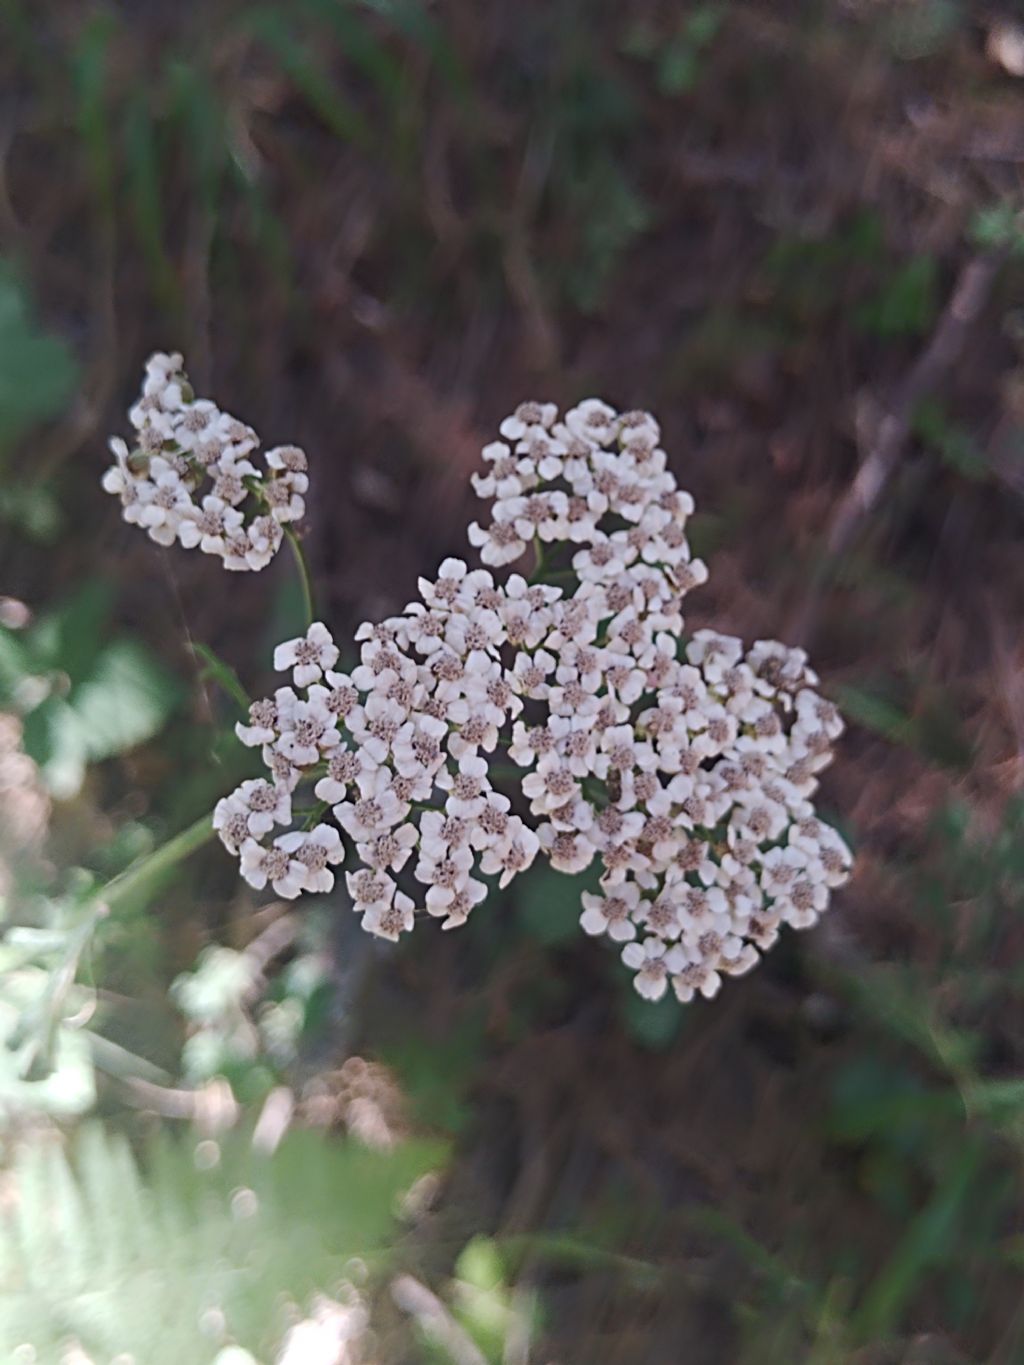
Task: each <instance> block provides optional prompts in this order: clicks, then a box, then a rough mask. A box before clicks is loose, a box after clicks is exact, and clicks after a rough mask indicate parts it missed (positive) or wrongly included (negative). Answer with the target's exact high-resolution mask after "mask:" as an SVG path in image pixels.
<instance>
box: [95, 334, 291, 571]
mask: <svg viewBox="0 0 1024 1365" xmlns="http://www.w3.org/2000/svg"><path fill="white" fill-rule="evenodd" d="M183 366H184V362H183V360H182V357H181V356H180V355H179V354H177V353H175V354H173V355H165V354H163V353H162V352H158V353H157V354H155V355H152V356H150V358H149V360H148V361H147V363H146V377H145V379H144V381H143V385H142V392H141V393H140V395H139V397H138V399H137V400H136V402H135V403H134V405H133V406H132V408H131V410H130V411H129V414H128V419H129V421H130V423H131V425H132V427H133V428H134V433H135V434H134V437H133V439H132V442H131V444H129V443H128V442H127V441H125V440H123V439H122V438H121V437H119V436H114V437H112V438H111V440H110V450H111V453H112V454H113V456H114V463H113V464H112V465H111V466H110V468H109V469H108V470H107V471H106V473H105V474H104V476H103V487H104V489H105V490H106V491H107V492H108V493H113V494H115V495H117V496H118V497H119V498H120V499H121V506H122V508H123V515H124V519H125V521H127V522H129V523H130V524H132V525H135V526H141V527H143V529H144V530H145V531H146V532H147V534H148V535H149V537H150V539H151V540H155V541H156V543H157V544H158V545H165V546H169V545H174V544H176V543H177V544H179V545H182V546H184V547H185V548H186V549H196V548H198V549H200V550H201V551H202V552H203V553H204V554H211V555H217V556H219V557H220V559H221V561H222V562H223V565H224V567H225V568H226V569H232V570H236V571H244V570H258V569H263V568H266V566H267V565H268V564H269V563H270V561H271V560H272V559H273V557H274V555H275V554H276V553H277V551H278V550H279V549H280V548H281V542H282V540H283V539H284V527H285V526H286V525H287V524H288V523H289V522H294V521H298V520H299V519H300V518H301V517H302V516H303V515H304V514H305V500H304V495H305V493H306V491H307V488H308V485H309V477H308V474H307V462H306V456H305V455H304V453H303V452H302V451H301V450H300V449H299V448H298V447H297V446H279V447H277V448H276V449H274V450H268V451H267V452H266V455H265V457H264V462H265V468H264V469H262V470H261V469H260V468H258V466H257V465H256V464H254V463H253V459H254V458H258V455H257V452H258V450H259V445H260V440H259V437H258V436H257V435H256V433H255V431H253V429H252V428H251V427H249V426H246V425H245V423H243V422H240V421H239V420H238V419H237V418H236V417H232V416H231V414H230V413H227V412H222V411H221V410H220V408H218V407H217V406H216V405H215V404H214V403H212V402H210V400H209V399H206V398H197V397H196V396H195V393H194V392H193V389H192V386H191V385H190V383H189V381H188V377H187V376H186V374H185V371H184V368H183ZM250 457H252V458H250Z"/></svg>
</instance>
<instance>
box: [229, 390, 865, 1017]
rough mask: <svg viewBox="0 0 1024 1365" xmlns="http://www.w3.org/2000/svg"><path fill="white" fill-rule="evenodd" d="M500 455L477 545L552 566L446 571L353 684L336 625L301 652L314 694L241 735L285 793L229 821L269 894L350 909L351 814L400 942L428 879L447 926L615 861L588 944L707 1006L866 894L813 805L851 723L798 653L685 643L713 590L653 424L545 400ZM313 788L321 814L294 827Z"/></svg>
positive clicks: (653, 986) (363, 865) (361, 878)
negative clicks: (845, 900)
mask: <svg viewBox="0 0 1024 1365" xmlns="http://www.w3.org/2000/svg"><path fill="white" fill-rule="evenodd" d="M501 434H502V437H503V438H504V439H503V440H502V441H499V442H495V443H493V444H492V445H489V446H487V447H486V449H485V450H484V457H485V460H486V461H487V465H488V468H487V470H486V472H485V473H484V474H481V475H477V476H474V485H475V487H476V490H477V492H478V494H479V495H480V496H481V497H483V498H487V499H493V500H494V508H493V515H492V517H491V519H490V521H489V522H488V523H487V524H486V525H482V524H480V523H477V522H474V523H473V524H472V525H471V527H470V529H469V538H470V540H471V542H472V543H473V544H474V545H475V546H478V547H479V549H480V552H481V558H482V559H483V560H484V561H485V563H487V564H489V565H492V566H498V565H510V564H512V563H513V561H515V560H516V559H518V558H519V557H520V556H521V555H522V554H523V553H524V552H525V551H526V549H527V547H528V546H530V545H531V544H532V546H533V547H534V550H535V554H536V558H537V564H538V568H537V570H536V571H535V575H534V578H535V579H536V580H537V581H533V582H527V581H526V580H524V579H523V578H522V577H521V576H520V575H519V574H518V573H510V574H509V575H508V577H507V578H506V579H505V581H504V582H496V581H495V579H494V577H493V576H492V574H491V573H490V572H489V571H488V570H486V569H478V570H470V569H468V568H467V566H466V564H465V563H463V562H462V561H461V560H456V559H449V560H446V561H445V562H444V564H442V566H441V569H440V572H439V575H438V577H437V579H436V580H435V581H433V582H428V581H426V580H421V581H420V595H421V600H420V601H418V602H416V603H414V604H412V605H411V606H409V607H408V608H407V609H406V611H405V613H404V614H403V615H402V616H398V617H394V618H391V619H390V620H387V621H385V622H383V623H382V624H381V625H379V626H369V625H365V626H362V627H361V628H360V629H359V631H358V632H357V635H356V638H357V640H358V641H359V642H360V645H361V648H360V661H359V663H358V665H357V666H356V667H355V668H353V669H352V671H351V672H350V673H342V672H337V671H335V670H336V665H337V663H338V659H339V651H338V648H337V646H336V645H335V643H334V641H333V640H332V638H331V636H330V634H329V633H328V631H327V630H326V628H325V627H324V626H322V625H320V624H316V625H314V626H312V627H311V628H310V630H309V632H308V633H307V635H306V636H305V637H302V638H300V639H298V640H292V641H289V642H288V643H286V644H284V645H281V646H280V647H279V648H278V650H277V652H276V655H275V666H276V667H277V668H278V669H279V670H286V669H290V670H291V673H292V685H290V686H284V687H281V688H279V689H278V690H277V692H276V693H275V695H274V697H273V698H269V699H266V700H264V701H260V702H257V703H255V704H254V706H253V707H252V711H251V714H250V716H249V721H248V724H245V725H240V726H239V729H238V732H239V735H240V737H241V738H242V740H243V741H244V742H245V743H246V744H250V745H254V746H259V747H261V749H262V752H263V758H264V761H265V762H266V764H267V767H268V769H269V778H268V780H261V781H255V782H247V783H243V784H242V786H241V787H240V788H239V789H238V790H237V791H236V792H235V793H233V794H232V795H231V796H229V797H227V798H225V800H223V801H222V802H221V803H220V805H219V806H218V808H217V813H216V818H215V824H216V826H217V828H218V830H219V831H220V835H221V838H222V840H223V841H224V843H225V845H226V846H227V847H228V848H229V849H230V850H231V851H232V852H233V853H235V854H237V855H238V856H239V857H240V858H241V864H242V872H243V875H244V876H245V877H246V879H247V880H248V881H249V882H250V883H251V884H252V885H254V886H257V887H261V886H263V885H265V884H267V883H268V882H269V883H270V884H271V885H272V886H273V887H274V889H275V890H276V891H277V892H278V894H280V895H283V896H288V897H291V896H295V895H298V894H299V893H300V892H301V891H304V890H313V891H325V890H329V889H330V887H331V886H332V885H333V881H334V874H333V873H332V871H331V867H332V865H337V864H339V863H342V862H343V861H345V860H346V858H347V856H348V855H346V852H345V847H344V844H343V841H342V839H341V836H340V834H339V831H338V829H337V828H335V826H334V825H330V824H326V823H322V822H320V817H321V815H322V814H323V813H324V812H325V811H326V810H327V808H328V807H330V808H331V809H332V811H333V814H334V817H335V820H336V821H337V825H338V826H340V828H341V829H342V830H343V831H344V832H345V833H346V834H347V835H348V836H349V840H350V842H351V843H352V844H353V845H354V847H355V852H356V854H357V855H358V858H359V860H360V863H359V865H358V866H356V867H354V869H353V870H352V871H349V872H348V873H347V883H348V888H349V892H350V894H351V897H352V900H353V903H354V906H355V908H356V909H357V910H358V911H359V912H360V913H361V914H362V916H363V924H364V926H365V927H366V928H367V929H368V930H370V931H371V932H373V933H377V934H381V935H383V936H385V937H388V938H392V939H395V938H397V937H398V935H399V934H400V933H401V932H403V931H406V930H408V929H410V928H411V927H412V924H413V916H414V913H415V909H416V904H415V902H414V900H413V899H412V897H411V895H410V894H409V892H410V891H415V888H414V887H413V886H412V882H415V883H418V884H419V887H420V888H421V889H423V888H425V894H421V891H415V893H416V897H417V900H422V901H423V904H424V905H425V908H426V910H427V911H428V912H429V913H430V914H432V915H435V916H438V917H440V918H441V919H442V920H443V927H445V928H452V927H455V926H457V925H461V924H463V923H464V922H465V920H466V918H467V916H468V915H469V913H470V911H471V910H472V909H473V907H474V906H475V905H476V904H478V903H479V902H480V901H481V900H483V899H484V897H485V895H486V886H485V883H484V882H483V881H482V880H481V877H482V876H487V875H494V876H497V877H498V878H499V884H500V885H502V886H504V885H505V884H507V882H508V881H509V880H510V879H511V878H512V877H513V876H514V875H515V874H516V873H518V872H521V871H523V870H524V869H525V868H527V867H529V866H530V864H531V863H532V862H533V860H534V857H535V856H536V855H537V853H538V852H543V854H544V855H545V856H546V857H547V858H548V859H549V860H550V863H551V865H552V866H553V867H554V868H556V869H557V870H559V871H564V872H567V873H576V872H580V871H583V870H584V869H586V868H588V867H589V866H590V865H591V864H592V863H594V861H595V860H597V863H598V865H599V866H600V868H601V877H600V892H599V893H595V894H590V893H586V894H585V895H584V897H583V914H582V919H581V924H582V927H583V929H584V931H585V932H587V933H589V934H595V935H597V934H601V935H607V936H608V937H609V938H610V939H612V940H613V941H614V942H615V943H617V944H622V945H624V946H623V949H622V956H623V960H624V961H625V962H626V964H627V965H628V966H630V967H631V968H633V969H634V971H635V973H636V976H635V985H636V988H637V990H638V991H639V992H640V993H641V994H642V995H644V996H645V997H648V998H650V999H658V998H660V997H661V996H662V995H664V994H665V992H666V991H667V989H668V988H669V985H671V986H672V988H673V990H674V992H675V994H676V995H677V997H678V998H679V999H680V1000H681V1001H688V1000H690V999H692V998H693V996H694V994H695V993H698V992H699V993H700V994H702V995H705V996H711V995H713V994H714V993H715V992H716V991H717V989H718V987H719V985H720V983H721V977H722V975H723V974H729V975H737V974H739V973H741V972H745V971H747V970H749V969H750V968H751V967H752V966H753V965H754V964H755V963H756V962H757V961H758V957H759V952H760V951H761V950H764V949H766V948H768V947H770V946H771V945H772V944H773V943H774V941H775V939H776V937H777V935H778V931H779V928H780V926H781V925H783V924H788V925H790V926H792V927H794V928H806V927H808V926H809V925H811V924H813V923H814V922H815V921H816V920H817V918H818V916H819V915H820V914H821V913H822V911H823V910H824V909H825V908H826V905H827V902H828V897H829V892H830V890H831V888H833V887H835V886H838V885H840V884H841V883H842V882H843V881H844V880H846V877H847V875H848V870H849V866H850V862H851V856H850V852H849V849H848V848H847V847H846V845H845V844H844V842H843V840H842V839H841V838H840V836H839V835H838V834H837V833H836V831H835V830H833V829H831V828H830V827H829V826H827V825H825V824H824V823H823V822H821V821H820V820H819V819H818V818H817V816H816V815H815V811H814V807H813V804H812V798H813V795H814V793H815V790H816V788H817V786H818V774H819V773H820V772H821V770H822V769H823V768H824V767H825V766H826V765H827V764H828V763H829V762H830V760H831V756H832V743H833V741H834V739H835V738H836V737H837V736H838V735H839V733H840V732H841V730H842V722H841V720H840V719H839V716H838V714H837V713H836V711H835V708H834V707H833V706H832V705H831V704H830V703H829V702H827V701H825V700H824V699H823V698H821V697H820V696H819V695H818V694H817V692H816V691H815V690H814V688H815V685H816V683H817V678H816V676H815V675H814V673H813V672H812V671H811V670H810V669H809V668H808V666H807V660H806V656H805V655H804V653H803V652H802V651H800V650H793V649H788V648H787V647H785V646H784V645H780V644H777V643H775V642H773V641H759V642H757V643H756V644H755V645H754V646H753V647H752V648H751V649H749V650H746V651H745V650H744V648H743V645H742V643H741V641H739V640H737V639H734V638H732V637H729V636H723V635H719V634H717V633H716V632H714V631H707V630H705V631H698V632H697V633H696V634H695V635H694V636H693V637H692V638H691V639H690V640H689V641H688V642H684V638H683V615H682V601H683V598H684V597H685V595H686V594H687V593H688V592H689V591H690V590H691V589H692V588H694V587H696V586H698V585H699V584H701V583H703V582H704V581H705V580H706V579H707V569H706V567H705V566H704V564H703V563H702V562H701V561H700V560H699V559H694V558H693V557H692V556H691V554H690V548H689V544H688V541H687V537H686V524H687V520H688V517H689V515H690V513H691V512H692V511H693V500H692V498H691V497H690V495H689V494H688V493H685V492H683V491H681V490H680V489H679V488H678V487H677V485H676V481H675V479H674V477H673V475H672V474H671V473H670V472H669V470H668V468H667V461H666V456H665V452H664V451H663V450H662V449H661V448H660V445H659V441H660V431H659V428H658V424H657V422H656V421H655V420H654V418H653V417H651V416H650V414H648V413H639V412H634V413H626V414H624V415H620V414H618V413H616V412H615V411H614V410H613V409H612V408H610V407H608V405H607V404H605V403H602V402H600V401H598V400H596V399H590V400H588V401H587V402H584V403H581V404H580V405H579V406H578V407H576V408H574V409H572V410H571V411H569V412H568V413H566V415H565V417H564V420H562V421H559V420H558V413H557V410H556V409H555V408H554V406H552V405H548V404H537V403H526V404H523V405H522V406H521V407H520V408H518V409H517V411H516V412H515V414H514V415H513V416H511V417H509V418H507V419H506V420H505V421H504V422H503V423H502V425H501ZM545 559H546V561H547V562H545ZM552 579H558V580H559V581H561V580H563V579H564V580H565V582H566V587H565V588H564V589H563V588H561V587H558V586H555V585H554V583H553V582H551V581H550V580H552ZM499 744H500V745H502V746H503V747H504V748H507V751H508V756H509V758H510V759H511V760H512V762H513V763H514V764H517V765H519V766H520V767H521V768H522V769H524V770H525V775H524V776H523V778H522V780H521V782H520V783H519V784H518V787H517V791H516V792H515V793H514V795H515V796H516V797H517V800H518V808H519V810H520V811H521V812H522V814H517V813H516V812H515V811H514V810H513V806H512V802H511V801H510V800H509V798H508V796H506V795H503V794H501V793H500V792H498V791H495V789H494V787H493V786H492V782H491V777H492V775H493V770H492V763H493V760H492V756H493V755H494V754H495V752H496V750H497V749H498V746H499ZM303 782H304V783H305V784H306V786H307V787H308V786H312V791H313V796H314V797H315V798H316V801H317V802H318V803H319V804H317V805H314V806H313V807H312V808H311V809H310V810H309V811H308V812H296V810H295V809H294V807H293V797H294V795H295V793H296V790H297V789H298V787H299V784H300V783H303ZM527 812H528V814H529V817H530V819H529V820H527V819H525V816H526V814H527ZM303 814H304V815H305V823H304V827H303V828H302V829H299V830H294V829H291V830H289V829H287V828H286V827H288V826H290V825H292V824H293V823H294V821H295V819H296V818H298V816H300V815H303ZM275 828H285V832H283V833H280V834H278V835H277V836H276V837H273V831H274V829H275ZM406 864H409V865H410V871H411V881H410V880H406V878H408V875H409V874H408V873H406V874H404V877H403V886H404V887H406V888H407V889H404V890H403V889H402V887H400V885H399V880H398V878H399V875H400V874H402V873H403V869H404V868H405V867H406Z"/></svg>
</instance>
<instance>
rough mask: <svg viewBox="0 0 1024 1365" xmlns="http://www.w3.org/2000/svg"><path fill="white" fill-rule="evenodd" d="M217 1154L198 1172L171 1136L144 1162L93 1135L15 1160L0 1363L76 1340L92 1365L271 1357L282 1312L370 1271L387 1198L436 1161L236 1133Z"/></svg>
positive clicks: (3, 1250)
mask: <svg viewBox="0 0 1024 1365" xmlns="http://www.w3.org/2000/svg"><path fill="white" fill-rule="evenodd" d="M219 1152H220V1160H219V1161H218V1163H217V1164H216V1165H215V1166H214V1167H213V1168H212V1169H207V1170H204V1169H200V1168H199V1167H198V1166H197V1164H196V1161H195V1145H194V1143H193V1142H188V1141H185V1140H182V1139H181V1138H180V1137H171V1136H169V1135H167V1134H166V1133H164V1134H161V1136H160V1137H159V1138H158V1139H157V1140H156V1142H155V1143H154V1144H153V1145H152V1146H151V1148H150V1149H149V1150H148V1152H147V1153H146V1154H145V1158H144V1159H143V1160H142V1161H141V1163H140V1162H139V1161H137V1160H136V1157H135V1155H134V1154H133V1152H132V1149H131V1147H130V1145H129V1144H128V1142H127V1141H126V1139H125V1138H124V1137H122V1136H119V1135H116V1134H111V1133H109V1132H108V1131H106V1130H105V1129H104V1128H103V1127H102V1126H101V1125H99V1124H90V1125H88V1126H86V1127H84V1128H83V1129H82V1130H81V1131H80V1132H79V1133H78V1134H77V1136H76V1138H75V1140H74V1142H73V1144H72V1145H71V1150H70V1152H69V1153H68V1154H65V1152H64V1150H63V1148H62V1147H61V1146H60V1145H58V1144H57V1143H47V1144H44V1145H42V1146H40V1147H37V1148H36V1149H35V1150H32V1151H23V1152H22V1153H21V1154H20V1155H19V1156H18V1157H17V1159H16V1161H15V1163H14V1166H13V1167H12V1169H11V1170H10V1171H9V1172H7V1180H8V1182H9V1188H10V1191H11V1198H10V1200H9V1201H8V1207H7V1209H6V1211H5V1212H4V1213H3V1214H2V1216H0V1358H3V1359H7V1358H8V1357H9V1355H10V1354H12V1353H13V1352H14V1350H15V1349H16V1348H17V1347H18V1346H20V1345H22V1344H24V1343H30V1344H31V1345H32V1346H34V1347H35V1350H36V1359H37V1360H38V1361H40V1362H49V1361H51V1360H52V1361H53V1362H55V1363H56V1362H57V1361H58V1360H59V1359H60V1355H61V1346H62V1344H63V1343H66V1342H67V1341H68V1340H71V1339H74V1340H76V1341H78V1342H79V1343H80V1344H81V1346H82V1349H83V1350H84V1351H85V1352H86V1354H87V1355H88V1356H90V1357H91V1358H92V1359H95V1360H99V1361H107V1360H110V1359H112V1358H113V1357H114V1356H116V1355H118V1354H119V1353H127V1354H130V1355H132V1356H133V1357H134V1358H135V1359H136V1360H139V1361H140V1362H141V1361H145V1362H146V1365H185V1362H187V1363H188V1365H203V1362H206V1361H208V1360H212V1359H213V1357H214V1356H215V1355H216V1353H217V1350H218V1348H219V1347H220V1346H221V1345H223V1344H225V1343H226V1342H234V1343H237V1344H238V1345H240V1346H243V1347H245V1348H246V1349H247V1350H249V1351H251V1352H252V1353H253V1354H254V1355H255V1356H256V1357H257V1358H259V1359H270V1358H272V1356H273V1353H274V1350H275V1348H276V1346H277V1344H278V1343H279V1342H280V1340H281V1338H282V1337H283V1335H284V1332H285V1331H286V1329H287V1325H288V1318H287V1307H288V1304H289V1303H293V1302H294V1303H300V1304H301V1303H303V1302H305V1301H306V1300H308V1298H309V1297H310V1295H312V1294H313V1293H314V1292H316V1291H323V1292H327V1293H330V1292H331V1291H332V1290H333V1289H334V1288H335V1287H336V1286H337V1285H338V1284H339V1283H340V1282H341V1280H342V1279H343V1278H344V1267H345V1264H346V1262H347V1261H349V1260H350V1259H351V1258H352V1257H355V1256H357V1257H360V1258H361V1259H363V1260H364V1261H368V1262H370V1263H371V1264H373V1263H374V1262H375V1261H378V1260H379V1259H380V1258H381V1257H382V1256H383V1254H384V1253H385V1252H386V1249H387V1246H388V1240H389V1236H390V1235H391V1233H392V1228H393V1220H394V1209H395V1204H396V1199H397V1198H398V1196H399V1195H400V1194H401V1193H402V1191H403V1190H405V1189H407V1188H408V1187H409V1185H410V1184H411V1183H412V1182H413V1181H414V1180H415V1179H417V1178H418V1177H419V1176H420V1175H421V1174H423V1172H424V1171H426V1170H428V1169H430V1167H431V1166H434V1165H436V1164H437V1163H438V1162H439V1160H440V1159H441V1157H442V1155H443V1153H442V1151H441V1149H440V1148H439V1147H438V1146H437V1145H436V1144H429V1143H421V1142H411V1143H406V1144H404V1145H402V1146H400V1147H398V1148H396V1149H395V1150H393V1151H390V1152H372V1151H369V1150H367V1149H366V1148H363V1147H358V1146H355V1145H354V1144H351V1143H344V1144H343V1143H339V1142H335V1141H332V1140H329V1139H327V1138H325V1137H323V1136H322V1135H321V1134H319V1133H315V1132H308V1131H295V1132H292V1133H289V1134H288V1135H287V1136H286V1137H285V1139H284V1141H283V1142H282V1143H281V1145H280V1147H279V1148H278V1149H277V1151H276V1152H275V1153H274V1154H273V1156H265V1155H263V1154H261V1153H259V1152H256V1151H254V1150H253V1148H252V1145H251V1143H250V1142H249V1141H248V1139H247V1137H246V1136H245V1135H244V1134H241V1133H236V1134H231V1135H229V1136H228V1137H227V1138H226V1139H225V1140H224V1141H222V1142H221V1143H220V1144H219ZM240 1193H241V1197H239V1196H240ZM211 1323H213V1324H219V1325H220V1327H219V1328H218V1330H217V1331H216V1332H215V1333H213V1334H211V1327H210V1324H211Z"/></svg>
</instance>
